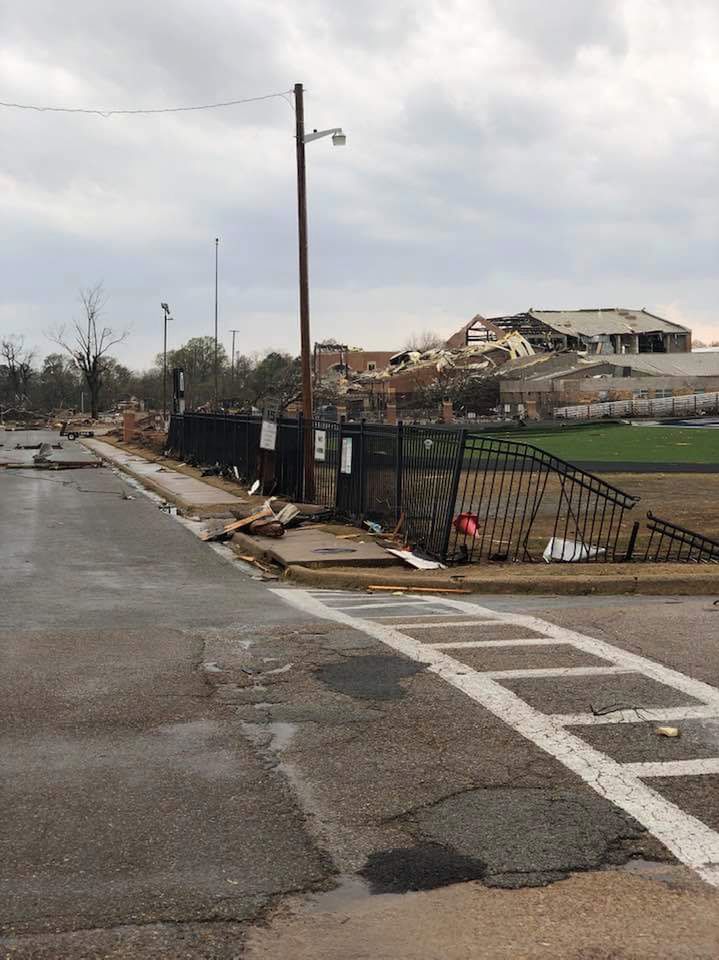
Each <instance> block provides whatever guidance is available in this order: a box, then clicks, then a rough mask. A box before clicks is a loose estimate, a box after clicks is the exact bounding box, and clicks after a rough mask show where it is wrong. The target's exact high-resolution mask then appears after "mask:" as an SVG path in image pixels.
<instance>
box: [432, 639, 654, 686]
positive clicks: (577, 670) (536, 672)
mask: <svg viewBox="0 0 719 960" xmlns="http://www.w3.org/2000/svg"><path fill="white" fill-rule="evenodd" d="M435 646H436V644H435ZM479 672H480V673H481V674H482V676H484V677H491V678H492V679H493V680H514V679H515V678H521V677H528V678H530V679H531V678H532V677H601V676H604V675H606V674H612V673H636V670H629V669H627V668H626V667H537V668H533V667H526V668H525V669H522V670H481V671H479Z"/></svg>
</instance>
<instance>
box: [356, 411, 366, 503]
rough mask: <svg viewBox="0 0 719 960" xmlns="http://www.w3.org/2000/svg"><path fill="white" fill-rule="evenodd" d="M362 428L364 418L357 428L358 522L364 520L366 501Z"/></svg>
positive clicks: (363, 432)
mask: <svg viewBox="0 0 719 960" xmlns="http://www.w3.org/2000/svg"><path fill="white" fill-rule="evenodd" d="M364 427H365V418H364V417H362V419H361V420H360V428H359V465H358V466H359V470H358V474H359V503H358V504H357V506H358V507H359V518H360V520H364V508H365V501H366V499H367V498H366V497H365V472H364V461H365V456H364V443H365V430H364Z"/></svg>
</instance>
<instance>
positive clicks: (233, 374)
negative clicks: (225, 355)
mask: <svg viewBox="0 0 719 960" xmlns="http://www.w3.org/2000/svg"><path fill="white" fill-rule="evenodd" d="M239 332H240V331H239V330H230V333H231V334H232V386H233V387H234V385H235V334H236V333H239Z"/></svg>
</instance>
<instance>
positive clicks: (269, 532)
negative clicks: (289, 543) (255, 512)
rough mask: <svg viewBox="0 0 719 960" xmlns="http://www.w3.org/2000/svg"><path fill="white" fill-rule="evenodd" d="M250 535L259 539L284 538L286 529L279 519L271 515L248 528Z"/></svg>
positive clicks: (254, 522)
mask: <svg viewBox="0 0 719 960" xmlns="http://www.w3.org/2000/svg"><path fill="white" fill-rule="evenodd" d="M248 533H251V534H253V535H254V536H258V537H274V538H279V537H284V535H285V528H284V526H283V524H282V523H281V522H280V521H279V519H278V518H277V517H276V516H275V515H274V514H273V513H271V514H270V516H268V517H266V518H261V519H259V520H255V521H253V522H252V523H251V524H250V525H249V528H248Z"/></svg>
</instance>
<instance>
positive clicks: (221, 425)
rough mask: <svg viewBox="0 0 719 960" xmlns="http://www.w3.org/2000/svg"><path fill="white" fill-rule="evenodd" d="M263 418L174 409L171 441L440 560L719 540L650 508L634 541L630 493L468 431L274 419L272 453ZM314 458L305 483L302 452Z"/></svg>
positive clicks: (685, 554)
mask: <svg viewBox="0 0 719 960" xmlns="http://www.w3.org/2000/svg"><path fill="white" fill-rule="evenodd" d="M260 434H261V420H260V418H259V417H250V416H222V415H215V414H197V413H185V414H184V415H183V416H173V417H172V420H171V423H170V433H169V437H168V446H169V448H170V450H171V451H172V452H173V453H175V454H176V455H177V456H179V457H181V458H182V459H185V460H188V461H190V462H193V463H196V464H198V465H199V464H206V465H210V464H219V465H220V466H222V467H225V468H228V469H229V471H230V472H231V474H232V475H233V476H238V477H240V478H241V479H242V480H244V481H246V482H248V483H249V482H252V481H254V480H255V479H260V480H261V482H262V488H263V491H264V492H265V493H266V494H268V495H269V494H277V495H281V496H284V497H287V498H290V499H292V500H295V501H298V502H307V501H310V502H314V503H317V504H320V505H324V506H327V507H328V508H331V509H332V510H333V511H334V512H335V514H336V515H337V516H339V517H343V518H346V519H349V520H352V521H354V522H363V521H365V520H374V521H377V522H378V523H380V524H381V525H382V527H383V528H384V529H385V530H391V529H392V528H393V527H395V526H397V525H399V524H401V529H402V532H403V533H404V534H406V536H407V539H408V541H409V542H410V543H411V544H412V545H414V546H416V547H417V548H419V549H420V550H422V551H424V552H425V553H426V554H427V555H429V556H431V557H435V558H437V559H440V560H443V561H446V562H449V563H461V562H474V563H478V562H479V563H485V562H503V561H504V562H506V561H539V560H542V559H545V560H548V561H557V560H558V561H573V562H585V563H586V562H594V563H601V562H605V563H606V562H610V563H611V562H623V561H626V560H630V559H631V560H634V561H637V560H645V561H666V560H677V561H680V562H710V563H712V562H717V560H718V559H719V544H718V543H716V542H715V541H712V540H709V539H708V538H706V537H702V536H701V535H699V534H695V533H692V532H691V531H688V530H684V529H683V528H681V527H678V526H676V525H673V524H671V523H669V522H668V521H660V520H656V519H655V518H653V517H651V515H650V517H649V532H650V534H651V538H650V540H649V543H648V545H647V546H646V548H645V549H644V548H642V547H641V545H639V544H638V543H637V533H638V525H637V524H632V522H631V511H632V509H633V508H634V506H635V504H636V503H637V501H638V500H639V498H638V497H633V496H630V495H629V494H627V493H624V492H623V491H622V490H620V489H618V488H617V487H615V486H613V485H612V484H610V483H607V482H606V481H605V480H602V479H600V478H599V477H597V476H595V475H593V474H591V473H588V472H587V471H585V470H581V469H579V468H578V467H575V466H573V465H572V464H570V463H567V462H566V461H564V460H561V459H559V458H558V457H554V456H552V455H550V454H548V453H546V452H545V451H544V450H540V449H538V448H537V447H534V446H532V445H531V444H527V443H519V442H516V441H514V440H505V439H502V438H495V437H489V436H487V435H484V434H473V433H470V432H469V431H467V430H466V429H445V428H441V427H414V426H411V427H409V426H403V425H402V424H399V425H397V426H391V425H387V424H366V423H337V422H335V421H324V420H312V421H311V422H309V421H303V420H302V418H301V417H300V418H299V419H290V418H283V419H280V420H279V421H278V422H277V439H276V445H275V449H274V451H261V450H260ZM306 456H310V457H311V458H312V471H311V472H310V473H309V480H310V483H309V484H307V487H308V488H307V489H306V487H305V483H306V475H307V473H308V471H306V470H305V457H306Z"/></svg>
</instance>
